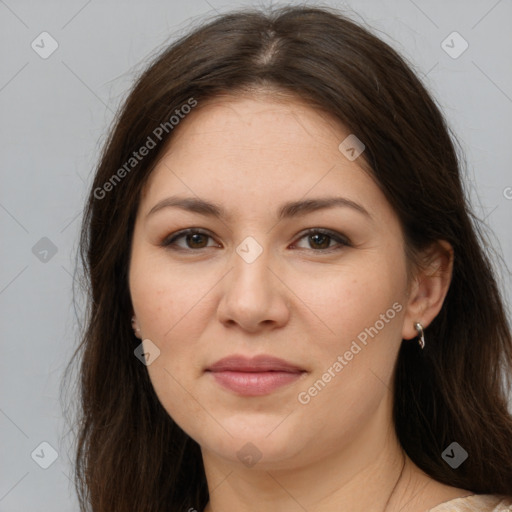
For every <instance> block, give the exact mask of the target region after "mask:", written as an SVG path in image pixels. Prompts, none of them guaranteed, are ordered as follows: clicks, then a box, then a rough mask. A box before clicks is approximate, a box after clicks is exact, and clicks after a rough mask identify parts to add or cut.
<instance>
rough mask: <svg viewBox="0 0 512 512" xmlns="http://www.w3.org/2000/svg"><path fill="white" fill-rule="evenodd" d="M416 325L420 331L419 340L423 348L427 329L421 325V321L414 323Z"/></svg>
mask: <svg viewBox="0 0 512 512" xmlns="http://www.w3.org/2000/svg"><path fill="white" fill-rule="evenodd" d="M414 327H415V328H416V330H417V331H418V336H419V338H420V339H419V340H418V343H419V345H420V347H421V348H422V349H423V348H425V331H424V330H423V325H421V324H420V323H419V322H416V323H415V324H414Z"/></svg>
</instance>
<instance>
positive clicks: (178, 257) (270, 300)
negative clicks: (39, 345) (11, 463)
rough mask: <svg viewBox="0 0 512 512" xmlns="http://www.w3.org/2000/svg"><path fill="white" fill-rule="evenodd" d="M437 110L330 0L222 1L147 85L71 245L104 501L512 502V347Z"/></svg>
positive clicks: (81, 471)
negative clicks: (76, 245)
mask: <svg viewBox="0 0 512 512" xmlns="http://www.w3.org/2000/svg"><path fill="white" fill-rule="evenodd" d="M482 246H483V243H482V241H481V237H480V236H479V231H478V226H477V225H475V224H474V223H472V221H471V213H470V209H469V206H468V204H467V202H466V199H465V196H464V191H463V187H462V184H461V180H460V174H459V163H458V159H457V155H456V152H455V149H454V145H453V143H452V140H451V138H450V135H449V132H448V128H447V126H446V123H445V121H444V119H443V116H442V114H441V113H440V111H439V109H438V108H437V106H436V105H435V103H434V102H433V100H432V99H431V98H430V96H429V94H428V93H427V92H426V90H425V88H424V87H423V86H422V85H421V83H420V82H419V80H418V79H417V78H416V77H415V75H414V74H413V73H412V71H411V70H410V69H409V67H408V66H407V64H406V63H405V62H404V61H403V60H402V59H401V58H400V57H399V56H398V55H397V53H396V52H395V51H394V50H392V49H391V48H390V47H389V46H387V45H386V44H385V43H383V42H382V41H380V40H379V39H377V38H376V37H375V36H373V35H371V34H370V33H369V32H368V31H366V30H364V29H362V28H361V27H359V26H357V25H356V24H354V23H353V22H352V21H349V20H348V19H346V18H344V17H343V16H342V15H340V14H339V13H338V12H336V11H333V10H329V9H320V8H312V7H286V8H281V9H279V10H275V11H273V12H271V13H269V14H265V13H262V12H259V11H250V12H249V11H245V12H236V13H232V14H228V15H224V16H219V17H218V18H217V19H215V20H213V21H211V22H210V23H208V24H206V25H204V26H203V27H200V28H198V29H196V30H194V31H193V32H191V33H190V34H189V35H187V36H185V37H183V38H182V39H181V40H179V41H177V42H176V43H174V44H173V45H172V46H170V47H169V48H168V49H167V50H166V51H165V52H164V53H163V54H161V55H160V56H159V57H158V58H156V59H155V61H154V62H153V63H152V64H151V66H150V67H149V68H148V69H147V71H145V72H144V73H143V74H142V76H141V77H140V78H139V79H138V81H137V84H136V85H135V87H134V88H133V90H132V92H131V94H130V95H129V97H128V99H127V100H126V103H125V105H124V107H123V109H122V112H121V114H120V116H119V118H118V120H117V122H116V124H115V126H114V128H113V130H112V132H111V135H110V137H109V140H108V141H107V144H106V146H105V149H104V153H103V155H102V158H101V161H100V164H99V166H98V169H97V172H96V175H95V179H94V183H93V186H92V188H91V193H90V197H89V202H88V205H87V210H86V215H85V217H84V224H83V230H82V240H81V250H82V258H83V263H84V268H85V269H86V277H87V279H88V287H89V288H88V289H89V291H90V310H89V315H88V318H87V329H86V331H85V333H84V338H83V342H82V345H81V347H80V351H78V352H77V353H80V354H81V356H82V358H83V359H82V366H81V386H82V387H81V406H82V414H81V419H80V436H79V439H78V450H77V459H76V462H77V468H76V477H77V484H78V485H77V488H78V492H79V496H80V502H81V506H82V509H83V510H85V507H86V506H87V503H88V502H89V503H90V504H91V506H92V510H94V511H95V512H98V511H101V512H103V511H109V512H112V511H128V510H130V511H133V510H144V511H160V510H161V511H164V510H166V511H169V510H172V511H178V510H180V511H181V510H189V511H192V510H200V511H202V510H205V511H207V512H217V511H230V510H244V511H255V510H258V511H259V510H274V509H276V510H281V511H295V510H297V511H298V510H307V511H315V512H323V511H331V510H350V511H362V510H365V511H367V510H372V511H373V510H375V511H379V512H380V511H395V510H400V511H402V512H420V511H425V510H431V511H432V512H434V511H435V512H441V511H459V510H485V511H504V510H512V498H511V495H512V418H511V415H510V412H509V411H508V409H507V398H508V396H507V395H508V392H509V390H510V376H511V371H512V368H511V366H512V339H511V332H510V326H509V325H508V323H507V318H506V314H505V311H504V307H503V302H502V299H501V297H500V294H499V290H498V287H497V284H496V281H495V278H494V273H493V270H492V268H491V265H490V262H489V260H488V257H487V256H486V254H485V253H484V250H483V247H482Z"/></svg>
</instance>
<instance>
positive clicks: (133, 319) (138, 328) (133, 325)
mask: <svg viewBox="0 0 512 512" xmlns="http://www.w3.org/2000/svg"><path fill="white" fill-rule="evenodd" d="M132 329H133V330H134V331H135V334H137V333H139V332H140V327H136V326H135V315H134V316H132Z"/></svg>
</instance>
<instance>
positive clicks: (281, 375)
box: [205, 355, 307, 396]
mask: <svg viewBox="0 0 512 512" xmlns="http://www.w3.org/2000/svg"><path fill="white" fill-rule="evenodd" d="M205 373H207V374H211V375H212V377H213V379H214V380H215V382H216V383H217V384H219V385H220V386H222V387H223V388H225V389H228V390H230V391H232V392H234V393H236V394H238V395H242V396H262V395H267V394H270V393H272V392H273V391H275V390H277V389H278V388H281V387H283V386H285V385H287V384H290V383H292V382H295V381H297V380H298V379H300V378H301V377H302V376H303V375H305V374H306V373H307V371H306V370H305V369H303V368H301V367H299V366H297V365H295V364H292V363H289V362H288V361H285V360H283V359H278V358H276V357H272V356H266V355H260V356H256V357H252V358H247V357H244V356H231V357H226V358H223V359H221V360H219V361H217V362H216V363H214V364H213V365H211V366H209V367H208V368H207V369H206V370H205Z"/></svg>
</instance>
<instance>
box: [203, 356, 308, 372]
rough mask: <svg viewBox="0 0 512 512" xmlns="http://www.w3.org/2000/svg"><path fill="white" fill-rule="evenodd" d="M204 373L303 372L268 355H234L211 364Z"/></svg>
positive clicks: (282, 360) (297, 367)
mask: <svg viewBox="0 0 512 512" xmlns="http://www.w3.org/2000/svg"><path fill="white" fill-rule="evenodd" d="M206 371H211V372H227V371H232V372H254V373H256V372H289V373H300V372H304V371H305V370H304V369H303V368H300V367H299V366H297V365H295V364H292V363H289V362H287V361H285V360H284V359H279V358H277V357H273V356H269V355H259V356H255V357H246V356H242V355H234V356H229V357H224V358H223V359H219V360H218V361H217V362H216V363H214V364H212V365H211V366H209V367H208V368H206Z"/></svg>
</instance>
